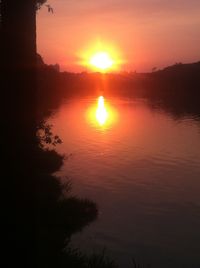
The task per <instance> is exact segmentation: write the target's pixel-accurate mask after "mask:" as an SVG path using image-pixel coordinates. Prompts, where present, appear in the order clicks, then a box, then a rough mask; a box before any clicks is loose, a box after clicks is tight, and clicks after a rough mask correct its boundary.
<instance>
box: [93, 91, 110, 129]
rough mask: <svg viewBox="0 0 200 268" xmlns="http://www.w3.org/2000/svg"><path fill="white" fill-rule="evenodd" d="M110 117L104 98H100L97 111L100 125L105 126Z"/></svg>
mask: <svg viewBox="0 0 200 268" xmlns="http://www.w3.org/2000/svg"><path fill="white" fill-rule="evenodd" d="M107 117H108V113H107V111H106V108H105V106H104V97H103V96H100V97H99V98H98V107H97V110H96V119H97V121H98V123H99V125H101V126H102V125H104V124H105V122H106V119H107Z"/></svg>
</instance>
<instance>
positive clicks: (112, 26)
mask: <svg viewBox="0 0 200 268" xmlns="http://www.w3.org/2000/svg"><path fill="white" fill-rule="evenodd" d="M48 3H49V4H50V5H51V6H52V7H53V9H54V14H51V13H48V11H47V8H46V7H45V6H43V7H42V9H41V10H40V11H39V12H38V16H37V44H38V53H40V54H41V56H42V57H43V59H44V61H45V62H46V63H48V64H55V63H58V64H59V65H60V66H61V70H65V71H74V72H81V71H86V70H88V69H87V67H86V66H84V65H83V64H81V57H84V53H86V52H87V53H88V51H91V50H92V49H94V47H95V46H96V44H97V43H100V44H101V45H102V46H103V48H106V47H108V48H110V49H113V51H114V54H115V55H116V57H118V60H120V61H121V65H120V70H121V71H135V70H137V71H138V72H142V71H151V69H152V68H153V67H158V68H162V67H165V66H167V65H172V64H174V63H176V62H183V63H185V62H195V61H199V60H200V0H100V1H95V0H49V1H48Z"/></svg>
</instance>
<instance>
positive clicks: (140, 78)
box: [38, 55, 200, 113]
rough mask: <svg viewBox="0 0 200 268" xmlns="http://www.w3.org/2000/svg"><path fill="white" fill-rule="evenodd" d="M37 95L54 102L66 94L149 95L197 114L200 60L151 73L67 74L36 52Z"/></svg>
mask: <svg viewBox="0 0 200 268" xmlns="http://www.w3.org/2000/svg"><path fill="white" fill-rule="evenodd" d="M38 68H39V75H38V77H39V79H38V81H39V96H40V100H43V101H44V100H45V99H46V98H47V99H48V102H49V100H51V98H52V101H53V103H55V102H56V100H57V101H59V100H60V98H62V97H67V96H85V95H99V94H104V95H105V96H115V95H117V96H119V95H120V96H127V97H133V96H134V97H141V98H148V99H150V100H152V101H155V102H162V103H163V104H166V105H168V106H169V105H171V106H172V107H176V108H178V107H180V110H188V111H189V112H194V113H195V112H198V113H200V62H196V63H191V64H182V63H178V64H175V65H173V66H169V67H167V68H164V69H162V70H157V71H153V72H151V73H136V72H132V73H125V72H123V73H117V74H116V73H115V74H114V73H107V74H102V73H87V72H82V73H70V72H60V71H59V66H58V65H50V66H49V65H46V64H44V62H43V61H42V58H41V57H40V56H39V55H38Z"/></svg>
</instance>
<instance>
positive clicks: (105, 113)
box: [87, 96, 117, 130]
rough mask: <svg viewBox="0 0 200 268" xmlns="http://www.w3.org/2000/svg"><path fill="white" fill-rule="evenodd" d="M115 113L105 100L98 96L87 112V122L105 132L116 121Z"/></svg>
mask: <svg viewBox="0 0 200 268" xmlns="http://www.w3.org/2000/svg"><path fill="white" fill-rule="evenodd" d="M116 115H117V114H116V111H115V110H114V109H113V107H111V106H110V104H109V103H108V102H107V101H106V100H105V98H104V97H103V96H99V97H98V99H97V101H96V102H95V104H92V105H91V106H90V107H89V109H88V111H87V121H89V123H90V124H91V125H92V126H93V127H95V128H98V129H101V130H106V129H108V128H110V127H111V126H112V125H113V124H114V122H115V121H116V118H117V116H116Z"/></svg>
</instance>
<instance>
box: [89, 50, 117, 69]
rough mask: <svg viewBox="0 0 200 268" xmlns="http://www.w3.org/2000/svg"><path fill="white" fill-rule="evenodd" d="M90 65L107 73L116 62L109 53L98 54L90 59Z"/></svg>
mask: <svg viewBox="0 0 200 268" xmlns="http://www.w3.org/2000/svg"><path fill="white" fill-rule="evenodd" d="M89 63H90V64H91V65H92V66H94V67H95V68H97V69H100V70H102V71H105V70H107V69H109V68H110V67H112V65H113V63H114V61H113V59H112V58H111V57H110V55H109V54H108V53H107V52H97V53H96V54H95V55H93V56H92V57H91V58H90V61H89Z"/></svg>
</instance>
